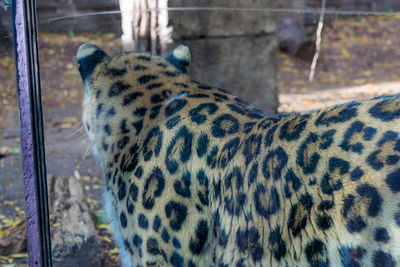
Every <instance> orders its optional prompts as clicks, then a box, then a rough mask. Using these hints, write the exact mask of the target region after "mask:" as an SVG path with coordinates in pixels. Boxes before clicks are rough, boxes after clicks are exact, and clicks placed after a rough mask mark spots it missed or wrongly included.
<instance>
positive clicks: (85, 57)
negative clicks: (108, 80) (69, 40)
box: [76, 43, 108, 81]
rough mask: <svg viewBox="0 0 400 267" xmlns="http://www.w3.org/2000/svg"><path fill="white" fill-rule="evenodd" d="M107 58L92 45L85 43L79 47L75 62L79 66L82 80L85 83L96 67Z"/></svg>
mask: <svg viewBox="0 0 400 267" xmlns="http://www.w3.org/2000/svg"><path fill="white" fill-rule="evenodd" d="M107 58H108V55H107V54H106V53H105V52H104V51H103V50H101V49H100V48H98V47H97V46H95V45H94V44H89V43H86V44H82V45H81V46H79V48H78V52H77V53H76V61H77V62H78V65H79V72H80V74H81V77H82V80H83V81H85V80H86V78H87V77H89V76H90V74H92V72H93V70H94V69H95V68H96V66H97V65H98V64H100V63H101V62H103V61H104V60H106V59H107Z"/></svg>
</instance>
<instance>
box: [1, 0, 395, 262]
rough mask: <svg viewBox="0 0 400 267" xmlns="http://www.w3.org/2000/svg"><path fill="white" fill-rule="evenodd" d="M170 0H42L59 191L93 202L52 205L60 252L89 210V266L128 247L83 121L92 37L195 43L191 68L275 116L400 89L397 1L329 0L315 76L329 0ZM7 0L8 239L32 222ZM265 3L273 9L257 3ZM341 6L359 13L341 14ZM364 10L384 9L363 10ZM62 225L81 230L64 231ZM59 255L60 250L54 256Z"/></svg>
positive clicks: (49, 130) (155, 44) (118, 45)
mask: <svg viewBox="0 0 400 267" xmlns="http://www.w3.org/2000/svg"><path fill="white" fill-rule="evenodd" d="M169 2H170V3H169V5H168V1H161V0H160V1H150V0H136V1H126V0H120V1H111V0H110V1H45V0H42V1H37V7H38V17H39V47H40V51H39V54H40V67H41V83H42V98H43V108H44V112H43V114H44V119H45V134H46V154H47V170H48V173H49V179H50V180H51V181H52V182H51V186H49V190H50V192H49V193H50V196H52V197H53V198H50V199H53V200H54V197H64V198H63V200H66V199H67V196H66V195H64V196H60V194H58V195H57V196H55V195H56V193H57V192H61V191H62V192H82V194H81V195H84V197H83V198H81V197H75V198H69V201H72V203H75V204H74V205H77V203H84V205H85V207H87V208H85V209H84V210H83V211H81V212H82V213H80V214H76V213H73V212H72V213H66V212H65V209H66V207H65V206H62V205H61V206H57V207H58V209H57V208H55V206H54V202H53V203H51V207H52V211H53V214H52V216H51V222H52V241H53V246H54V247H56V245H59V246H58V247H57V248H58V249H59V251H62V249H61V248H63V249H66V250H68V249H71V250H72V248H73V245H74V243H73V242H74V241H72V239H71V241H68V242H69V243H68V242H67V241H66V240H64V239H63V238H61V237H62V236H63V235H61V234H60V233H63V234H64V233H66V232H63V231H71V230H69V229H75V230H76V229H79V228H78V227H74V223H77V221H74V220H73V219H72V218H74V217H78V216H81V218H87V215H88V216H89V218H90V220H91V221H93V223H92V224H93V228H90V227H91V226H88V229H90V230H91V231H92V232H89V233H90V234H89V235H90V236H96V237H95V239H90V240H91V243H90V244H88V247H86V249H85V250H82V251H80V253H81V254H79V253H78V254H76V255H75V256H76V257H75V258H76V259H78V260H79V261H81V262H82V264H86V263H88V262H93V261H95V259H96V257H97V256H95V255H100V256H98V257H97V260H99V261H100V262H102V263H104V264H105V265H106V266H117V265H118V263H119V260H118V255H119V251H118V249H117V246H116V245H115V243H114V242H113V238H112V235H111V234H110V231H109V225H108V222H107V219H106V218H105V215H104V213H103V210H102V194H103V180H102V177H101V176H100V173H99V171H98V169H97V167H96V163H95V162H94V160H93V158H92V157H91V151H90V149H89V147H90V144H89V142H88V139H87V138H86V136H85V134H84V130H83V125H82V123H81V111H82V109H81V106H82V101H83V93H84V89H83V86H82V84H81V80H80V77H79V72H78V70H77V65H76V58H75V55H76V50H77V48H78V46H79V45H80V44H82V43H86V42H90V43H94V44H96V45H98V46H99V47H101V48H102V49H103V50H104V51H106V52H107V53H108V54H109V55H114V54H116V53H120V52H121V51H126V50H130V51H151V52H153V53H156V54H163V55H166V54H168V52H169V50H170V49H171V48H172V47H174V46H175V45H177V44H181V43H182V44H186V45H188V46H189V48H190V50H191V53H192V63H191V66H190V68H189V73H190V75H192V76H193V77H194V78H195V79H197V80H199V81H201V82H206V83H209V84H212V85H215V86H219V87H223V88H226V89H228V90H231V91H235V90H236V92H235V93H236V94H241V97H242V98H245V99H247V100H249V102H252V103H254V104H255V105H256V106H258V107H260V108H263V109H264V111H265V112H267V113H274V112H276V111H279V112H294V111H308V110H312V109H317V108H321V107H322V106H326V105H333V104H337V103H343V102H348V101H350V100H355V99H360V98H367V97H373V96H377V95H382V94H392V93H398V92H400V89H399V88H400V85H399V82H400V78H399V77H400V60H399V59H400V50H399V49H398V43H399V42H400V40H399V37H398V36H400V35H399V34H398V31H399V29H400V18H399V16H398V15H396V16H392V15H393V12H396V10H398V9H399V8H400V6H399V3H398V1H392V2H391V1H386V3H387V5H386V6H383V5H382V1H373V0H371V1H363V2H364V4H359V5H358V6H357V5H355V4H354V3H355V2H354V1H333V2H335V3H333V4H332V2H331V1H327V2H328V3H327V7H326V8H327V12H326V14H325V16H324V20H323V23H324V24H323V29H322V32H321V35H322V36H321V37H322V43H321V55H320V58H319V60H318V62H317V64H316V67H315V76H314V80H313V82H312V83H309V82H308V77H309V73H310V64H311V60H312V58H313V56H314V52H315V35H316V34H315V33H316V29H317V25H318V20H319V14H318V13H319V10H320V9H321V6H320V2H321V1H306V0H304V1H279V3H278V4H276V3H275V4H274V5H272V2H273V1H264V2H265V3H258V4H254V5H250V4H249V3H248V2H246V1H242V3H240V4H235V5H233V4H232V3H230V1H223V4H224V6H226V7H228V8H242V9H243V10H222V9H219V10H218V7H221V6H222V4H221V2H218V1H208V2H209V5H208V6H205V8H209V9H208V10H202V11H195V10H184V9H181V10H178V11H177V10H170V11H167V10H166V8H179V7H184V8H190V7H191V6H200V4H201V3H200V1H196V3H194V2H192V1H190V3H187V2H185V1H169ZM198 2H199V3H198ZM256 2H257V1H256ZM275 2H276V1H275ZM339 2H340V3H339ZM359 2H360V1H359ZM367 2H368V3H367ZM6 3H7V2H6V1H1V0H0V16H1V17H0V81H1V88H0V96H1V98H0V104H1V106H0V238H1V235H2V232H1V231H3V230H2V229H8V227H10V226H18V225H17V224H18V221H19V220H21V219H23V183H22V180H21V163H20V155H19V140H18V118H17V116H18V110H17V99H16V90H15V76H14V63H13V52H12V47H11V44H10V38H9V37H10V29H11V28H10V18H9V10H8V9H7V8H6V7H7V4H6ZM365 3H367V4H365ZM213 7H214V10H212V8H213ZM263 8H264V9H269V11H270V12H259V11H255V9H263ZM156 9H157V10H158V11H157V10H156ZM149 10H151V11H149ZM310 10H311V11H312V12H311V11H310ZM344 10H352V11H353V12H350V13H346V14H351V15H346V14H344V15H343V14H341V13H345V12H343V11H344ZM306 11H307V12H306ZM363 12H384V13H377V14H376V15H368V16H364V15H362V14H364V13H363ZM360 14H361V15H360ZM278 48H280V49H281V50H278ZM278 97H279V103H278V101H277V99H278ZM66 181H68V182H66ZM68 190H69V191H68ZM80 190H81V191H80ZM72 210H73V209H72ZM66 214H67V215H66ZM63 216H67V217H68V218H70V220H67V219H66V217H63ZM63 218H64V219H63ZM63 223H68V224H70V225H71V224H72V227H70V228H68V229H67V230H65V229H66V228H63V227H64V226H65V225H64V224H63ZM72 233H73V234H77V232H73V231H72ZM91 234H93V235H91ZM82 242H83V241H82ZM93 244H97V245H93ZM22 251H23V250H22ZM23 253H24V252H23ZM60 253H61V252H60ZM0 254H1V253H0ZM88 255H89V256H88ZM61 256H62V255H61ZM61 256H60V254H57V253H55V254H54V257H55V260H56V261H57V260H59V259H58V258H57V257H61ZM79 257H81V258H79ZM12 259H13V260H16V259H17V257H15V258H12ZM60 259H61V258H60ZM1 260H2V258H0V265H1V264H2V262H1ZM19 260H20V259H19ZM21 261H23V260H21Z"/></svg>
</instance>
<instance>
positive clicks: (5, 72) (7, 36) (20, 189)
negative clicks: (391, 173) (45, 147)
mask: <svg viewBox="0 0 400 267" xmlns="http://www.w3.org/2000/svg"><path fill="white" fill-rule="evenodd" d="M11 23H12V22H11V9H10V6H9V3H8V1H0V243H1V244H2V245H1V246H0V265H1V266H7V265H10V264H26V263H27V253H26V237H25V235H26V226H25V213H24V208H25V203H24V199H25V198H24V181H23V176H22V156H21V146H20V137H19V118H18V98H17V88H16V78H15V65H14V48H13V39H12V24H11ZM5 244H7V246H5Z"/></svg>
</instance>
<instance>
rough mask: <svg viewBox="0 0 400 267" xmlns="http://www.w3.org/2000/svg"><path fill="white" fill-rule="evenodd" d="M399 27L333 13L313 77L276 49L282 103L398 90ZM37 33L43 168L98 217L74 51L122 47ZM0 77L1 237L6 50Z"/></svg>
mask: <svg viewBox="0 0 400 267" xmlns="http://www.w3.org/2000/svg"><path fill="white" fill-rule="evenodd" d="M399 33H400V17H399V16H386V17H376V16H369V17H360V18H358V17H351V18H341V19H336V20H334V21H333V22H332V23H331V25H330V26H328V27H325V29H324V31H323V42H322V54H321V58H320V60H319V62H318V65H317V70H316V76H315V79H314V81H313V82H312V83H309V82H308V73H309V67H310V63H307V62H303V61H300V60H297V59H294V58H291V57H289V56H287V55H285V54H283V53H279V57H278V86H279V98H280V107H279V111H280V112H294V111H307V110H311V109H316V108H320V107H322V106H326V105H332V104H337V103H342V102H346V101H350V100H354V99H360V98H368V97H373V96H377V95H382V94H392V93H400V48H399V45H398V44H399V43H400V34H399ZM39 37H40V38H39V46H40V64H41V66H40V67H41V84H42V98H43V108H44V109H43V114H44V119H45V138H46V154H47V172H48V173H50V174H52V175H55V176H59V177H63V176H71V175H74V176H76V177H78V178H79V179H80V180H81V182H82V184H83V186H84V188H85V191H86V194H87V197H88V202H89V204H90V205H91V207H92V210H93V214H94V216H99V218H101V216H102V215H101V196H102V181H101V179H100V177H99V173H98V171H97V169H96V167H95V164H94V161H93V159H92V158H91V156H90V151H88V149H87V148H88V142H87V139H86V137H85V136H84V134H83V131H82V129H81V126H82V124H81V122H80V113H81V99H82V95H83V86H82V84H81V80H80V77H79V73H78V71H77V67H76V63H75V52H76V49H77V47H78V46H79V45H80V44H81V43H84V42H92V43H95V44H97V45H99V46H100V47H102V48H103V49H104V50H105V51H107V52H108V53H109V54H114V53H117V52H120V47H121V45H120V39H119V36H115V35H113V34H85V35H73V34H72V33H70V34H69V35H67V34H66V35H62V34H47V33H40V35H39ZM192 64H194V65H195V62H194V63H192ZM0 81H1V90H0V148H1V147H3V148H7V149H8V151H9V153H6V154H7V155H2V154H1V153H0V238H1V236H2V235H3V234H4V231H5V230H6V229H7V227H10V226H13V225H16V224H17V223H18V222H19V221H20V220H22V219H24V212H23V210H24V195H23V192H24V191H23V180H22V172H21V155H20V152H19V130H18V109H17V108H18V102H17V97H16V89H15V75H14V63H13V58H12V57H10V56H2V57H0ZM204 82H206V81H204ZM74 133H76V134H74ZM100 224H101V223H100ZM98 231H99V233H100V237H101V246H102V248H103V252H102V255H101V257H102V260H103V264H104V266H116V265H117V262H118V256H117V255H118V250H117V249H116V248H115V246H114V245H113V243H112V241H111V235H110V233H109V232H108V230H107V227H98ZM24 257H26V254H20V255H16V256H14V257H1V256H0V265H2V264H13V263H15V262H17V263H21V262H22V263H24V262H26V260H24Z"/></svg>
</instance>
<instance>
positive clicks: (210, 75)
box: [169, 0, 278, 113]
mask: <svg viewBox="0 0 400 267" xmlns="http://www.w3.org/2000/svg"><path fill="white" fill-rule="evenodd" d="M238 2H239V1H230V0H218V1H217V0H192V1H185V0H174V1H169V6H170V7H179V6H207V7H213V6H220V7H221V6H223V7H246V8H267V7H269V6H271V3H272V2H273V1H272V0H271V1H270V0H254V1H246V2H245V1H242V4H240V2H239V3H238ZM169 26H170V27H172V40H173V44H171V45H170V46H169V47H172V46H175V45H178V44H185V45H187V46H189V47H190V50H191V52H192V65H191V66H192V67H191V68H190V69H189V73H190V74H191V75H192V76H193V77H194V79H196V80H198V81H200V82H204V83H208V84H211V85H214V86H218V87H222V88H224V89H227V90H228V91H231V92H233V93H235V94H236V95H239V96H240V97H241V98H242V99H244V100H246V101H248V102H250V103H252V104H254V105H255V106H256V107H258V108H260V109H262V110H264V111H265V112H267V113H275V112H276V109H277V105H278V101H277V85H276V67H277V65H276V49H277V41H276V37H275V34H274V31H275V20H274V17H273V16H272V15H271V14H268V13H253V12H246V11H217V10H215V11H188V12H179V13H177V12H170V13H169Z"/></svg>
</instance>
